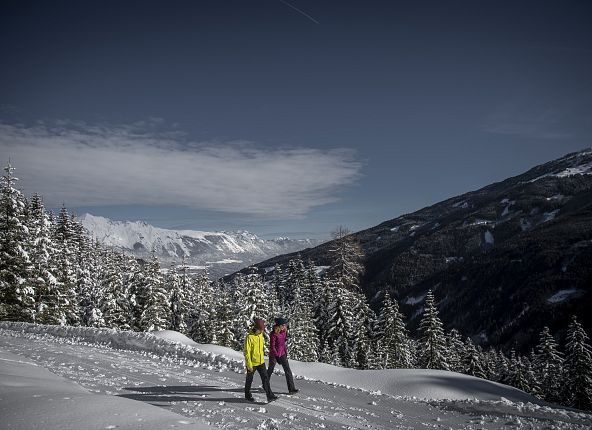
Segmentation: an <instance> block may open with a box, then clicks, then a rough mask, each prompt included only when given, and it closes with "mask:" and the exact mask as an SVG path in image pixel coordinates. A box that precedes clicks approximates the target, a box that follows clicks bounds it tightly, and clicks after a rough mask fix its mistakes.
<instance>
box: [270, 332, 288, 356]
mask: <svg viewBox="0 0 592 430" xmlns="http://www.w3.org/2000/svg"><path fill="white" fill-rule="evenodd" d="M285 354H286V332H285V331H280V332H279V333H276V332H275V331H272V332H271V335H270V336H269V356H270V357H281V356H283V355H285Z"/></svg>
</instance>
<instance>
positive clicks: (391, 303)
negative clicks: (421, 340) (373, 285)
mask: <svg viewBox="0 0 592 430" xmlns="http://www.w3.org/2000/svg"><path fill="white" fill-rule="evenodd" d="M377 332H378V337H379V348H380V350H379V354H380V355H381V357H382V360H383V362H382V367H383V368H386V369H397V368H410V367H411V365H412V363H411V351H410V350H409V337H408V334H407V329H406V328H405V323H404V322H403V315H402V314H401V312H400V311H399V304H398V303H397V302H396V300H392V299H391V296H390V294H389V293H388V291H387V292H385V294H384V300H383V304H382V309H381V310H380V314H379V316H378V328H377Z"/></svg>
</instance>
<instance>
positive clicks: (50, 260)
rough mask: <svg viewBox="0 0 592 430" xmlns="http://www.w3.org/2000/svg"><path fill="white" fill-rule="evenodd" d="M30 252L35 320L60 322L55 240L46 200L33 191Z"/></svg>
mask: <svg viewBox="0 0 592 430" xmlns="http://www.w3.org/2000/svg"><path fill="white" fill-rule="evenodd" d="M27 228H28V231H29V234H28V238H29V241H28V243H27V253H28V255H29V258H30V270H29V279H28V283H29V285H30V286H31V287H32V288H33V290H34V292H35V299H34V300H35V304H36V309H35V321H36V322H38V323H41V324H57V323H58V321H57V320H56V319H55V315H56V314H57V293H58V292H57V280H56V278H55V276H54V273H55V272H56V268H55V267H54V262H55V254H56V249H55V246H54V244H53V242H52V238H51V235H52V225H51V219H50V217H49V215H48V214H47V213H46V212H45V209H44V207H43V200H42V199H41V197H40V196H39V195H38V194H34V195H33V197H32V198H31V201H30V205H29V217H28V224H27Z"/></svg>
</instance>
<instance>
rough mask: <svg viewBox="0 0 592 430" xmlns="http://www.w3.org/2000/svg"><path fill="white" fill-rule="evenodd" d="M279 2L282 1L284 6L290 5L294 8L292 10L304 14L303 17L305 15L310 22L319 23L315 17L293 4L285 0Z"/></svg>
mask: <svg viewBox="0 0 592 430" xmlns="http://www.w3.org/2000/svg"><path fill="white" fill-rule="evenodd" d="M280 2H282V3H283V4H285V5H286V6H288V7H291V8H292V9H294V10H295V11H296V12H298V13H299V14H301V15H304V16H305V17H307V18H308V19H310V20H311V21H312V22H314V23H315V24H319V22H318V21H317V20H316V19H314V18H313V17H312V16H310V15H309V14H307V13H306V12H304V11H302V10H300V9H298V8H297V7H296V6H294V5H291V4H290V3H288V2H287V1H284V0H280Z"/></svg>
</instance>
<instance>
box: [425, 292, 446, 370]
mask: <svg viewBox="0 0 592 430" xmlns="http://www.w3.org/2000/svg"><path fill="white" fill-rule="evenodd" d="M419 332H420V333H421V339H420V342H421V348H422V352H421V366H422V367H423V368H425V369H442V370H448V361H447V359H446V355H447V351H446V338H445V336H444V329H443V327H442V321H440V317H439V316H438V309H437V308H436V304H435V303H434V294H433V293H432V291H431V290H430V291H428V294H427V295H426V298H425V306H424V312H423V317H422V319H421V322H420V323H419Z"/></svg>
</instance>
